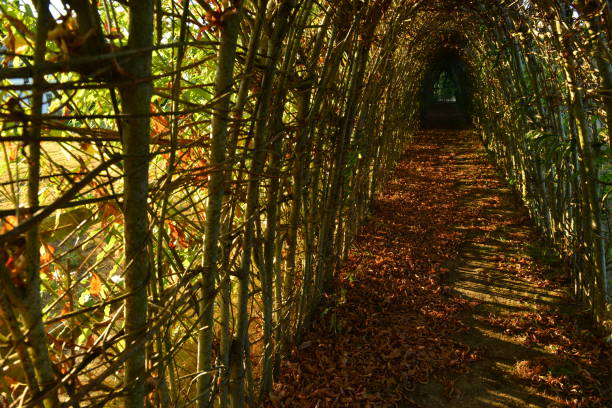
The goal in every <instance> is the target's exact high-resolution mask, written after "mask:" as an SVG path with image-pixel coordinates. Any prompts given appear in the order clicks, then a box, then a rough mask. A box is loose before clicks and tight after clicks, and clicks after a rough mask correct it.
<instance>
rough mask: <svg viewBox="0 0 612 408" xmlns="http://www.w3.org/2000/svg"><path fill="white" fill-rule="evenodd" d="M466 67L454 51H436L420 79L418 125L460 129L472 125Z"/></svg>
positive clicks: (469, 88) (470, 95) (470, 97)
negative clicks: (422, 77) (419, 121)
mask: <svg viewBox="0 0 612 408" xmlns="http://www.w3.org/2000/svg"><path fill="white" fill-rule="evenodd" d="M468 69H469V68H468V65H467V64H466V63H465V62H464V61H463V59H462V58H461V56H460V54H459V53H458V51H457V50H454V49H442V50H440V51H438V52H436V55H435V57H434V58H433V59H432V60H431V62H430V63H429V65H428V66H427V68H426V73H425V77H424V79H423V84H422V88H423V90H422V97H421V98H422V99H421V115H420V116H421V127H423V128H425V129H428V128H429V129H431V128H448V129H453V128H455V129H461V128H467V127H469V126H470V125H471V100H472V93H471V89H472V87H471V84H470V78H469V72H468Z"/></svg>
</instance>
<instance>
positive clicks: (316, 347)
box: [267, 130, 612, 408]
mask: <svg viewBox="0 0 612 408" xmlns="http://www.w3.org/2000/svg"><path fill="white" fill-rule="evenodd" d="M569 285H570V282H569V279H568V277H567V276H566V273H565V272H564V268H563V264H562V262H560V261H559V260H558V258H557V257H556V256H555V255H554V254H553V253H552V252H551V251H548V250H546V249H545V246H544V244H543V243H542V242H540V240H539V239H538V235H537V233H536V232H535V229H534V227H533V226H532V224H531V222H530V221H529V218H528V216H527V213H526V210H525V209H524V208H523V207H522V206H521V205H520V204H519V203H518V201H517V200H516V198H515V196H514V195H513V194H512V192H511V190H510V189H509V187H508V186H507V184H506V183H505V182H503V180H502V177H501V176H500V175H499V174H497V172H496V169H495V167H494V166H493V165H491V164H490V161H489V160H488V158H487V155H486V153H485V151H484V149H483V147H482V146H481V145H480V143H479V141H478V140H477V137H476V136H475V135H474V134H473V132H471V131H440V130H429V131H424V132H421V133H419V134H418V135H416V136H415V139H414V141H413V143H412V144H411V146H410V148H409V149H408V150H407V151H406V152H405V154H404V156H403V157H402V159H401V160H400V163H399V165H398V167H397V169H396V171H395V173H394V174H393V175H392V177H391V178H390V180H389V181H388V183H387V185H386V186H385V188H384V189H383V191H382V192H381V194H380V196H379V198H378V199H377V201H376V203H375V208H374V209H373V215H372V217H371V219H370V220H369V221H368V223H367V224H366V225H365V226H364V228H363V229H362V231H361V233H360V235H359V236H358V238H357V239H356V242H355V243H354V246H353V248H352V251H351V255H350V257H349V259H348V261H347V262H346V263H345V265H344V267H343V269H342V272H341V274H340V277H339V278H338V281H337V282H336V284H335V289H334V291H333V292H332V293H331V294H329V295H328V297H327V298H326V300H325V302H324V305H322V307H321V309H320V311H319V313H318V318H317V319H316V321H315V323H314V326H313V327H312V328H311V330H310V331H309V332H308V334H307V336H306V337H305V338H304V339H303V340H302V343H301V344H300V345H298V346H297V347H296V348H295V349H294V350H293V351H292V354H291V356H290V357H289V358H288V359H287V360H286V361H284V362H283V363H282V368H281V378H280V380H279V382H277V383H276V384H275V386H274V391H273V393H272V394H271V395H270V399H269V401H268V404H267V405H268V406H272V407H319V408H323V407H421V408H438V407H440V408H442V407H450V408H453V407H461V408H471V407H521V408H522V407H547V408H548V407H610V406H612V392H611V390H610V384H612V376H611V374H610V367H612V352H611V348H610V345H609V344H605V343H603V342H602V341H600V340H599V339H598V338H597V337H595V336H594V335H593V334H590V333H591V331H590V330H589V328H590V327H589V326H588V323H587V321H588V319H587V318H586V316H585V315H584V313H582V312H581V309H580V307H579V306H578V305H575V304H572V301H571V296H570V295H569V294H568V289H566V288H568V287H569Z"/></svg>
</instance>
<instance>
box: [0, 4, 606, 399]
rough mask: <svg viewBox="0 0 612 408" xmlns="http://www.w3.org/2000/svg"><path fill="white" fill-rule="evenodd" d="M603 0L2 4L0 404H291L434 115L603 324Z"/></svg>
mask: <svg viewBox="0 0 612 408" xmlns="http://www.w3.org/2000/svg"><path fill="white" fill-rule="evenodd" d="M611 7H612V6H611V4H610V2H608V1H603V0H571V1H570V0H520V1H516V0H512V1H511V0H503V1H493V0H486V1H472V0H466V1H459V0H341V1H338V0H320V1H317V0H223V1H207V0H192V1H189V0H183V1H174V0H139V1H135V0H134V1H123V0H101V1H95V2H90V1H85V0H51V1H49V0H35V1H28V0H18V1H11V2H4V3H3V4H2V5H0V13H1V18H2V21H3V26H2V27H3V28H2V29H0V30H1V31H0V32H1V33H2V36H3V40H2V48H0V58H1V61H2V67H1V68H0V81H1V83H0V115H1V117H2V128H1V130H0V146H1V148H2V153H1V156H2V158H1V163H0V170H1V171H0V216H1V217H2V219H1V223H0V280H1V285H0V311H1V313H0V323H1V325H0V361H1V366H2V370H3V373H4V376H3V377H2V378H3V379H2V380H0V406H4V405H6V406H9V407H18V406H29V407H34V406H44V407H60V406H92V407H93V406H126V407H143V406H197V407H198V408H203V407H213V406H214V407H217V406H218V407H228V406H231V407H245V406H259V405H266V404H268V405H270V404H271V405H270V406H275V407H276V406H282V405H279V404H281V402H279V401H280V399H279V398H280V397H279V395H280V394H278V392H279V391H278V389H279V387H280V386H278V385H276V388H274V387H275V382H276V384H278V383H277V381H278V380H279V378H281V373H283V372H287V370H289V371H291V370H292V369H293V368H292V367H294V365H292V364H294V362H292V360H291V359H292V358H294V359H297V358H298V357H296V356H297V355H298V354H299V351H300V350H305V349H307V348H309V347H313V348H315V346H311V343H312V341H310V340H307V341H304V339H305V338H306V337H307V334H308V333H309V330H311V328H312V327H317V325H320V324H322V323H320V322H321V321H323V320H324V321H326V322H328V320H326V319H331V320H329V321H332V322H336V320H334V319H336V317H333V316H336V314H335V313H336V312H335V310H336V309H335V308H336V307H339V306H338V305H339V304H341V303H342V301H343V300H342V299H344V298H345V297H347V296H349V297H350V293H345V292H346V290H345V288H344V287H343V289H342V290H341V291H338V290H336V289H338V284H339V283H338V282H340V281H342V282H345V281H348V280H350V279H353V281H355V280H356V278H354V277H353V278H350V279H349V278H345V277H343V276H345V275H343V273H344V272H342V273H341V271H342V270H343V268H346V267H347V266H346V265H352V264H351V263H350V262H352V261H350V260H351V259H353V258H351V256H352V255H351V254H352V253H353V252H352V251H353V250H354V247H353V244H354V243H355V242H356V241H355V239H356V237H358V236H360V234H361V233H360V231H362V229H363V228H365V227H364V226H367V225H369V224H368V223H369V222H371V220H372V219H373V218H372V217H376V214H377V208H379V205H380V197H381V194H382V193H381V192H382V191H383V190H384V188H386V187H385V186H387V185H389V183H391V185H394V184H393V183H395V182H396V181H397V171H396V169H397V168H400V169H401V168H402V164H401V163H405V161H406V160H408V159H407V156H406V154H405V152H407V151H408V150H407V149H409V148H410V146H417V145H418V143H417V142H416V141H417V140H420V139H418V138H419V137H420V136H419V135H422V134H423V133H422V132H427V131H428V130H431V129H447V132H451V133H444V132H442V133H440V135H441V136H440V138H441V139H440V140H443V141H446V140H449V142H448V143H449V144H456V145H457V146H463V145H465V146H467V145H469V143H470V142H469V140H471V139H469V137H471V136H469V137H468V136H465V140H463V139H461V140H463V142H455V141H453V140H456V139H447V137H448V135H449V134H454V135H472V136H474V135H475V136H474V137H477V138H478V140H479V141H480V143H481V144H482V145H483V146H484V148H486V151H487V152H488V155H489V158H490V160H491V162H492V163H494V165H495V166H496V167H495V168H496V169H497V171H498V173H499V176H500V177H501V178H503V180H504V182H505V183H506V184H507V185H508V186H509V187H508V188H510V189H511V190H512V191H513V194H514V196H515V197H516V200H517V201H518V202H520V203H521V206H524V208H525V211H526V212H527V214H528V216H529V218H530V220H531V221H530V222H532V223H533V224H534V226H535V228H536V230H537V234H538V236H539V239H541V240H542V241H543V242H544V243H545V247H546V248H547V250H549V251H551V253H554V254H555V255H554V256H555V257H556V258H555V259H558V261H555V262H557V263H556V264H555V265H557V266H556V267H557V268H558V269H559V270H560V271H563V273H565V274H566V276H567V280H566V281H564V282H565V283H564V285H565V286H564V288H565V289H567V291H568V292H570V293H571V296H572V299H573V301H575V302H577V303H578V304H580V305H582V308H583V310H585V311H586V312H585V315H587V316H588V319H590V320H589V321H590V322H591V323H592V324H593V327H594V328H593V329H592V331H593V333H598V334H597V336H599V338H601V339H603V338H605V337H606V336H609V334H610V330H611V327H612V326H611V325H612V317H611V316H612V315H611V313H612V304H611V303H610V299H611V297H612V283H611V279H612V272H611V261H610V259H611V255H612V246H611V241H610V227H611V225H612V218H611V214H612V213H611V209H610V204H611V200H612V197H611V195H610V186H611V185H612V173H611V172H610V168H611V167H610V154H611V147H612V140H611V138H610V134H609V128H610V124H611V123H612V122H611V121H612V99H611V98H610V92H611V90H612V69H611V63H612V56H611V54H610V46H609V44H610V40H611V38H612V8H611ZM452 132H459V133H452ZM462 132H465V133H462ZM425 134H428V135H431V134H434V133H425ZM462 137H463V136H462ZM457 140H458V139H457ZM440 143H442V142H440ZM445 143H446V142H445ZM442 144H443V143H442ZM418 146H420V145H418ZM418 153H419V151H418V150H417V151H416V153H414V154H415V155H416V156H418ZM444 157H447V159H448V161H449V162H450V161H452V160H453V157H454V153H453V154H449V155H448V156H444ZM398 166H399V167H398ZM482 168H483V169H484V167H482ZM482 171H483V172H484V171H485V170H482ZM483 174H484V173H483ZM419 176H420V175H419V174H415V175H414V177H413V179H415V180H416V179H418V177H419ZM439 178H440V179H444V178H445V176H444V175H441V176H440V177H439ZM457 185H458V184H457ZM442 193H443V192H442V191H441V190H440V191H439V194H442ZM411 194H412V193H411ZM415 194H416V193H415ZM406 197H409V195H406ZM419 203H422V202H419V201H414V202H411V201H410V198H406V201H405V203H404V207H403V208H405V210H400V212H401V213H404V212H410V211H415V212H418V211H425V210H426V209H425V208H424V207H423V208H420V207H419V205H420V204H419ZM389 223H392V222H391V221H389ZM423 228H425V227H423ZM425 229H426V228H425ZM414 230H416V227H414ZM403 231H404V230H403ZM413 232H414V231H412V230H411V229H410V227H409V226H407V227H406V228H405V231H404V232H403V233H405V234H406V236H408V235H410V234H411V233H413ZM423 234H424V233H423ZM423 236H424V235H423ZM423 239H424V238H423ZM392 241H393V238H389V242H392ZM389 245H391V244H389ZM451 252H452V251H450V250H449V254H450V253H451ZM453 253H454V252H453ZM368 256H372V257H374V258H373V259H379V258H380V259H383V258H384V256H383V254H370V255H368ZM449 256H450V255H449ZM453 256H455V255H453ZM347 262H348V263H347ZM381 262H382V261H381ZM427 262H430V261H427ZM436 262H437V261H435V260H432V261H431V262H430V263H431V265H433V266H430V264H429V263H428V264H427V265H428V268H429V269H428V270H431V271H433V270H434V269H436V268H437V269H438V270H439V269H440V263H439V262H438V263H436ZM424 263H425V261H422V262H421V263H420V264H424ZM415 264H419V262H416V261H413V260H410V259H409V257H407V258H406V259H405V262H404V263H403V264H402V266H401V268H400V267H398V268H400V269H401V270H402V271H403V273H404V275H403V277H402V279H405V280H406V281H414V282H420V281H419V279H421V278H422V277H423V276H425V275H423V274H427V273H429V272H423V273H421V272H420V271H417V269H416V268H417V267H415V266H414V265H415ZM420 264H419V265H420ZM376 273H377V269H376V267H374V269H373V270H372V271H371V274H372V276H375V275H376ZM431 273H432V274H434V275H435V274H436V273H437V272H435V273H434V272H431ZM349 276H353V275H350V274H349ZM436 276H437V275H436ZM427 279H429V278H427ZM431 279H432V282H433V280H434V277H433V275H432V277H431ZM435 279H437V277H436V278H435ZM353 281H351V282H350V283H351V284H353ZM428 281H429V280H427V282H428ZM424 282H425V281H424ZM436 282H437V281H436ZM438 283H439V284H440V285H442V283H440V282H438ZM423 285H425V286H426V285H427V284H426V283H425V284H423ZM440 287H441V286H440ZM440 291H443V290H442V289H439V290H438V292H436V293H439V292H440ZM406 296H408V295H406ZM415 296H416V295H415ZM387 299H389V298H388V297H385V296H383V297H382V300H380V302H378V301H377V304H380V305H381V306H380V307H381V308H382V307H387V306H389V304H390V303H392V302H390V301H387ZM408 300H409V299H408ZM334 302H335V303H334ZM333 305H335V306H333ZM424 310H425V311H426V310H427V308H426V307H423V308H421V309H419V310H418V311H417V312H418V313H420V314H423V313H425V312H424ZM417 312H415V313H417ZM364 318H365V316H364ZM321 319H323V320H321ZM326 324H328V323H326ZM329 325H330V327H332V329H330V330H331V331H335V332H336V333H335V334H336V335H338V330H339V329H338V327H339V326H338V324H337V322H336V323H329ZM419 327H421V326H419ZM602 333H604V334H602ZM594 336H595V334H594ZM608 338H609V337H608ZM336 340H337V341H338V342H341V336H339V337H338V338H337V339H336ZM336 340H335V341H336ZM602 341H603V340H602ZM403 344H410V341H409V340H407V341H406V342H404V343H403ZM598 344H599V343H598ZM321 347H323V346H321ZM422 347H426V346H422ZM321 349H322V348H321ZM317 350H318V349H317ZM453 352H454V353H458V351H456V350H455V351H453ZM330 353H331V354H334V351H330ZM410 353H412V352H408V351H406V353H403V354H402V355H403V356H411V355H413V354H410ZM415 353H416V351H415ZM432 353H433V352H432ZM434 354H435V353H434ZM415 355H416V354H415ZM602 358H603V357H602ZM417 360H418V359H417ZM417 360H415V361H417ZM449 361H454V360H452V359H451V360H449ZM411 364H413V362H411V363H410V364H408V365H406V367H408V366H410V367H412V365H411ZM414 364H416V363H414ZM320 369H321V370H323V368H316V369H315V368H313V369H312V370H314V371H316V370H320ZM283 370H284V371H283ZM410 370H413V369H412V368H410V369H408V368H406V370H405V371H406V373H404V374H405V376H408V377H410V375H411V374H407V373H408V372H413V371H414V370H416V369H414V370H413V371H410ZM307 371H308V370H307ZM373 371H375V370H374V369H373ZM414 372H416V371H414ZM404 374H402V375H404ZM393 381H394V382H396V381H395V380H393ZM398 381H399V380H398ZM407 381H409V382H410V381H411V382H412V383H414V382H415V381H416V380H415V379H414V378H409V380H407ZM604 382H605V381H604ZM389 387H391V385H389ZM345 388H346V387H345ZM407 388H410V387H407ZM343 390H344V388H343ZM319 391H320V390H319ZM362 391H363V390H362ZM362 391H359V392H358V391H355V390H353V391H352V392H353V394H351V395H353V396H354V397H355V395H357V394H359V393H361V394H359V395H361V396H360V397H359V398H364V401H365V400H367V396H368V395H370V394H368V395H366V394H367V393H366V391H363V392H362ZM317 392H318V391H317ZM321 392H322V391H321ZM343 392H344V391H343ZM398 392H399V391H398ZM402 392H404V391H402ZM406 392H407V391H406ZM294 394H296V395H297V394H299V392H297V391H296V392H294ZM312 394H314V391H313V392H312ZM364 395H365V396H364ZM371 395H378V394H376V393H375V392H374V391H372V393H371ZM385 395H386V394H385ZM285 397H287V396H286V395H285V396H284V397H283V398H285ZM294 397H295V395H294ZM296 398H297V397H296ZM346 398H348V400H347V401H348V402H345V403H341V402H338V401H341V398H340V396H337V397H336V396H331V397H329V401H327V402H325V403H326V404H328V405H326V406H356V405H351V403H355V401H356V400H352V399H351V398H352V397H346ZM355 398H357V397H355ZM381 398H382V397H381ZM385 398H387V397H385ZM389 398H391V397H389ZM398 398H399V397H398ZM585 398H586V397H585ZM598 398H599V397H598ZM600 398H604V397H601V396H600ZM383 399H384V398H383ZM334 401H335V402H334ZM360 401H361V400H360ZM377 401H378V400H377ZM381 401H382V400H381ZM381 401H378V402H377V403H380V404H382V403H383V402H381ZM398 401H399V399H398ZM403 401H404V402H405V401H407V400H403ZM601 401H604V400H603V399H602V400H601ZM608 401H609V400H608ZM304 403H305V404H306V405H308V401H304ZM605 403H606V402H605V401H604V402H603V405H601V406H605ZM334 404H335V405H334ZM343 404H344V405H343ZM364 404H365V402H364ZM390 404H391V403H390ZM288 406H289V405H288ZM364 406H365V405H364ZM380 406H383V405H380ZM390 406H392V404H391V405H390ZM406 406H408V405H406Z"/></svg>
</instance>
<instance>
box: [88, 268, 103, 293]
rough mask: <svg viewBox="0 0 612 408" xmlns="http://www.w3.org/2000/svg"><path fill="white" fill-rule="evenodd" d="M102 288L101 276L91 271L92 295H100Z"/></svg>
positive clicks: (90, 287)
mask: <svg viewBox="0 0 612 408" xmlns="http://www.w3.org/2000/svg"><path fill="white" fill-rule="evenodd" d="M101 289H102V282H101V281H100V277H99V276H98V275H96V274H95V273H93V272H92V273H91V281H89V294H90V295H91V296H100V290H101Z"/></svg>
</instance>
